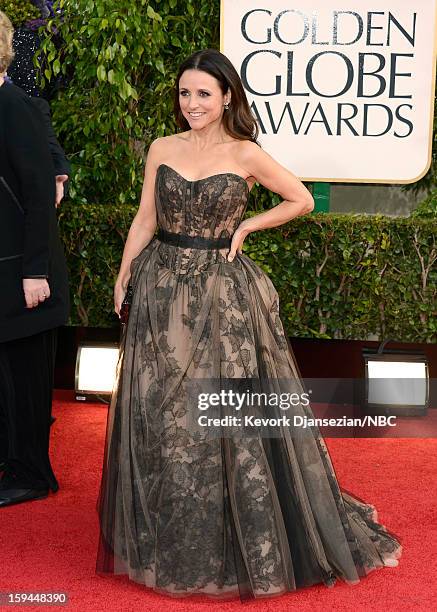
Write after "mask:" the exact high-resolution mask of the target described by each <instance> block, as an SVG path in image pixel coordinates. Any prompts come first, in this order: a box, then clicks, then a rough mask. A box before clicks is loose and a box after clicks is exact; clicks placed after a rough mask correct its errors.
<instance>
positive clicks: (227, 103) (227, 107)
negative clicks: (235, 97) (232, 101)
mask: <svg viewBox="0 0 437 612" xmlns="http://www.w3.org/2000/svg"><path fill="white" fill-rule="evenodd" d="M223 106H224V107H225V109H226V110H229V102H226V103H225V104H223Z"/></svg>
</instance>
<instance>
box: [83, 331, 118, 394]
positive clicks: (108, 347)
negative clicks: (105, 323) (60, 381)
mask: <svg viewBox="0 0 437 612" xmlns="http://www.w3.org/2000/svg"><path fill="white" fill-rule="evenodd" d="M118 355H119V347H118V344H116V343H114V342H81V343H80V344H79V346H78V349H77V355H76V375H75V385H74V390H75V394H76V400H79V401H86V400H93V401H95V400H100V401H103V402H106V403H107V402H108V401H109V398H110V396H111V393H112V390H113V387H114V382H115V375H116V369H117V362H118Z"/></svg>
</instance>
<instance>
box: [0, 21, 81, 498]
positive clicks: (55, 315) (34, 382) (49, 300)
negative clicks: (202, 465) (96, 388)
mask: <svg viewBox="0 0 437 612" xmlns="http://www.w3.org/2000/svg"><path fill="white" fill-rule="evenodd" d="M12 35H13V28H12V25H11V22H10V21H9V19H8V18H7V16H6V15H5V14H4V13H2V12H0V125H1V130H0V278H1V280H2V299H1V300H0V414H2V415H5V416H4V419H5V423H3V427H5V428H6V430H7V431H6V434H7V435H6V438H7V444H8V448H7V453H6V468H5V470H4V472H3V475H2V479H1V481H0V507H5V506H9V505H12V504H17V503H21V502H24V501H29V500H33V499H41V498H43V497H47V495H48V493H49V490H50V489H51V490H52V491H57V490H58V483H57V480H56V477H55V475H54V473H53V470H52V467H51V464H50V459H49V433H50V412H51V401H52V387H53V369H54V359H55V350H56V330H57V328H58V327H59V326H60V325H62V324H64V323H66V322H67V319H68V312H69V300H68V283H67V269H66V263H65V258H64V253H63V249H62V245H61V241H60V238H59V234H58V227H57V219H56V209H55V197H56V188H55V178H54V176H55V169H54V166H53V161H52V158H51V155H50V150H49V145H48V141H47V133H46V128H45V124H44V118H43V116H42V114H41V113H40V111H39V110H38V109H37V108H36V107H35V106H34V104H33V101H32V99H31V98H30V97H29V96H28V95H27V94H26V93H25V92H24V91H23V90H22V89H20V88H19V87H16V86H15V85H11V84H8V85H6V84H5V79H4V77H5V72H6V70H7V68H8V66H9V64H10V62H11V60H12V58H13V55H14V53H13V49H12Z"/></svg>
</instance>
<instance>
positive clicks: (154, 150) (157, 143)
mask: <svg viewBox="0 0 437 612" xmlns="http://www.w3.org/2000/svg"><path fill="white" fill-rule="evenodd" d="M181 137H182V138H183V137H184V132H182V133H181V134H171V135H170V136H160V137H159V138H155V140H154V141H153V142H152V143H151V145H150V146H149V151H148V153H149V154H151V155H152V156H153V157H155V158H156V159H158V160H159V158H161V157H165V156H167V155H168V154H169V153H171V152H173V151H174V149H175V147H177V146H178V144H180V141H181Z"/></svg>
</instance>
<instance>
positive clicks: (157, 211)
mask: <svg viewBox="0 0 437 612" xmlns="http://www.w3.org/2000/svg"><path fill="white" fill-rule="evenodd" d="M175 113H176V118H177V121H178V124H179V126H180V127H181V128H182V130H183V132H181V133H178V134H175V135H173V136H168V137H165V138H159V139H157V140H155V141H154V142H153V143H152V145H151V147H150V149H149V155H148V158H147V163H146V168H145V177H144V185H143V190H142V196H141V202H140V206H139V210H138V213H137V215H136V217H135V219H134V221H133V223H132V226H131V229H130V231H129V235H128V239H127V242H126V245H125V249H124V253H123V258H122V262H121V267H120V273H119V275H118V278H117V282H116V284H115V292H114V297H115V310H116V312H117V313H120V307H121V304H122V300H123V298H124V296H125V292H126V289H127V285H128V283H131V285H132V288H133V298H132V304H131V308H130V314H129V319H128V323H127V326H126V330H125V334H124V336H123V342H122V347H121V358H120V366H119V375H118V381H117V385H116V388H115V391H114V394H113V398H112V402H111V406H110V411H109V415H108V429H107V439H106V448H105V459H104V465H103V477H102V484H101V491H100V497H99V503H98V510H99V515H100V525H101V539H100V549H99V556H98V561H97V571H98V572H102V573H105V572H106V573H126V574H128V575H129V577H130V578H131V579H132V580H135V581H137V582H141V583H143V584H145V585H147V586H149V587H152V588H153V589H155V590H156V591H159V592H162V593H165V594H168V595H172V596H184V595H192V594H203V595H207V596H210V597H220V598H229V597H234V596H236V595H239V596H240V598H241V600H245V599H248V598H259V597H268V596H273V595H279V594H281V593H285V592H287V591H292V590H295V589H296V588H299V587H302V586H308V585H312V584H317V583H319V582H323V583H325V584H326V585H328V586H331V585H332V584H333V583H334V582H335V579H336V577H340V578H342V579H343V580H345V581H346V582H348V583H350V584H354V583H356V582H358V581H359V577H360V576H364V575H366V574H367V573H369V572H370V571H371V570H373V569H375V568H377V567H381V566H383V565H396V564H397V558H398V557H399V556H400V553H401V546H400V544H399V541H398V540H397V539H396V537H395V536H394V535H393V534H390V533H389V532H387V530H386V529H385V528H384V527H383V526H382V525H379V524H378V523H376V522H375V521H376V511H375V509H374V508H373V506H370V505H367V504H365V503H364V502H362V501H360V500H358V499H357V498H355V497H353V496H350V495H348V494H347V493H346V492H345V491H341V492H340V489H339V487H338V483H337V480H336V477H335V473H334V469H333V467H332V465H331V462H330V458H329V454H328V451H327V448H326V446H325V444H324V442H323V439H322V438H321V436H320V432H319V431H318V430H315V429H313V430H312V431H311V432H310V433H309V434H308V435H306V436H305V435H303V434H301V433H300V432H296V431H292V430H291V428H290V427H287V426H283V427H282V428H281V429H280V430H279V433H277V434H276V436H275V437H273V436H264V437H263V436H261V435H260V433H258V432H257V431H256V430H255V431H251V432H249V431H248V430H247V431H248V435H247V436H241V435H240V436H238V435H230V434H229V433H227V432H226V431H224V430H225V428H223V432H222V433H220V430H219V434H220V435H214V434H216V433H217V432H214V430H213V428H210V429H209V430H205V429H202V427H200V426H198V424H196V418H197V416H198V414H199V411H198V408H197V406H196V404H195V403H194V402H193V395H192V387H193V386H194V389H195V390H196V389H199V388H200V389H201V390H202V391H204V390H206V388H205V387H207V385H208V384H210V383H211V381H212V384H215V383H216V382H217V381H219V384H220V387H221V388H224V387H229V386H230V383H234V382H235V386H236V387H238V385H239V384H240V382H241V381H243V382H244V381H245V380H247V381H248V382H251V383H252V384H253V383H254V382H255V383H258V386H259V387H260V388H261V390H262V391H266V390H270V389H275V388H277V387H279V386H281V385H279V381H282V383H281V384H282V385H285V387H284V386H283V387H282V391H283V390H284V389H285V390H286V389H289V390H293V391H295V390H296V387H299V380H300V378H299V372H298V368H297V365H296V363H295V361H294V357H293V354H292V351H291V348H290V347H289V345H288V342H287V339H286V336H285V333H284V329H283V326H282V322H281V320H280V317H279V303H278V294H277V292H276V290H275V288H274V287H273V285H272V282H271V281H270V279H269V278H268V277H267V276H266V274H265V273H264V272H263V271H262V270H261V269H260V268H259V267H258V266H257V265H255V263H254V262H253V261H252V260H251V259H250V258H249V257H246V256H245V255H243V254H242V246H243V242H244V239H245V238H246V236H247V235H248V234H249V232H253V231H259V230H261V229H264V228H269V227H275V226H278V225H281V224H283V223H286V222H288V221H290V220H291V219H293V218H294V217H296V216H299V215H304V214H306V213H308V212H310V211H311V210H312V208H313V200H312V197H311V195H310V193H309V192H308V191H307V189H306V188H305V186H304V185H303V184H302V183H301V182H300V181H299V180H298V179H297V178H296V177H295V176H294V175H293V174H292V173H291V172H289V171H288V170H287V169H285V168H283V167H282V166H281V165H280V164H278V163H277V162H276V161H275V160H274V159H272V158H271V157H270V156H269V155H268V154H267V153H265V152H264V151H263V150H262V149H261V148H260V147H259V146H258V145H257V144H256V136H257V126H256V123H255V120H254V118H253V116H252V115H251V112H250V109H249V105H248V102H247V99H246V96H245V93H244V90H243V87H242V84H241V81H240V78H239V76H238V74H237V72H236V71H235V69H234V67H233V66H232V64H231V63H230V61H229V60H228V59H227V58H226V57H225V56H224V55H222V54H221V53H219V52H218V51H215V50H212V49H208V50H204V51H199V52H197V53H195V54H194V55H192V56H191V57H189V58H188V59H187V60H186V61H185V62H184V63H183V64H182V66H181V67H180V70H179V74H178V76H177V81H176V88H175ZM255 182H259V183H261V184H262V185H264V186H265V187H267V188H268V189H271V190H274V191H276V192H278V193H279V194H281V195H282V197H283V198H284V201H283V202H281V203H280V204H278V205H277V206H275V207H274V208H273V209H271V210H268V211H266V212H263V213H261V214H258V215H257V216H255V217H252V218H250V219H247V220H244V221H242V220H241V219H242V216H243V213H244V210H245V208H246V205H247V201H248V197H249V192H250V189H251V187H252V186H253V184H254V183H255ZM157 225H158V228H159V229H158V234H157V236H154V232H155V229H156V226H157ZM200 381H202V386H200ZM203 382H204V383H205V386H204V385H203ZM195 385H197V387H196V386H195ZM255 386H256V385H255ZM292 410H293V414H296V415H300V416H310V417H311V416H312V413H311V411H310V409H309V408H307V407H305V402H304V401H302V402H301V403H299V405H298V406H294V407H293V409H292ZM237 429H238V428H237Z"/></svg>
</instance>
